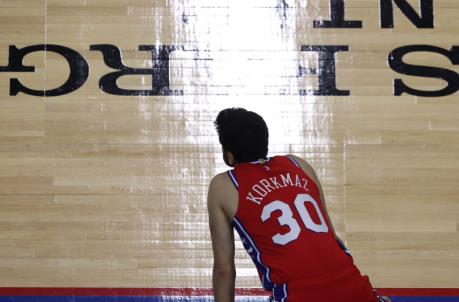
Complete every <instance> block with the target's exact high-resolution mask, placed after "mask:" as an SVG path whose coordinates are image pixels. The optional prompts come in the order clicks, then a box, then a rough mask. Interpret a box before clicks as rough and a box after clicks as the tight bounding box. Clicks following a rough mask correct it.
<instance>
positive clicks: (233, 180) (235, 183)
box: [228, 170, 239, 189]
mask: <svg viewBox="0 0 459 302" xmlns="http://www.w3.org/2000/svg"><path fill="white" fill-rule="evenodd" d="M228 175H229V177H230V179H231V181H232V182H233V185H234V186H235V187H236V189H239V184H238V183H237V179H236V176H235V175H234V172H233V170H229V171H228Z"/></svg>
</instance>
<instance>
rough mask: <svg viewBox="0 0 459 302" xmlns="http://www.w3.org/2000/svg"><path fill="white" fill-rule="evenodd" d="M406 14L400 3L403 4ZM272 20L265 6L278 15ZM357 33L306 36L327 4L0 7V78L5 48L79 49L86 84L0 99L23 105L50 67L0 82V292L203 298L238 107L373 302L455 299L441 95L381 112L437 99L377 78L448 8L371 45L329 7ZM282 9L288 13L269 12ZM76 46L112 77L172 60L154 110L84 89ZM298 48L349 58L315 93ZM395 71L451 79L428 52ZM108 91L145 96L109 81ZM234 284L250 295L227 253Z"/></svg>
mask: <svg viewBox="0 0 459 302" xmlns="http://www.w3.org/2000/svg"><path fill="white" fill-rule="evenodd" d="M408 2H409V3H411V4H412V5H413V6H414V7H416V8H417V7H418V5H417V3H418V1H411V0H410V1H408ZM282 3H284V4H282ZM345 3H346V18H347V19H348V20H361V21H362V22H363V28H362V29H317V28H313V26H312V24H313V21H314V20H328V19H329V1H328V0H327V1H326V0H320V1H286V2H282V1H265V0H263V1H262V0H257V1H250V3H247V2H246V1H226V2H218V3H217V2H215V1H210V0H199V1H175V0H113V1H102V0H93V1H83V0H80V1H73V0H72V1H70V0H65V1H62V0H40V1H26V0H15V1H13V0H3V1H0V66H5V65H7V62H8V46H9V45H16V46H17V47H18V48H21V47H26V46H30V45H35V44H46V43H47V44H57V45H62V46H66V47H69V48H71V49H74V50H76V51H78V52H79V53H80V54H81V55H82V56H83V57H84V58H85V59H86V60H87V62H88V64H89V67H90V72H89V78H88V80H87V81H86V83H85V84H84V85H83V86H82V87H81V88H80V89H78V90H77V91H75V92H72V93H70V94H67V95H64V96H59V97H33V96H28V95H24V94H18V95H17V96H10V95H9V85H10V84H9V79H10V78H18V79H19V80H20V81H21V82H22V83H23V84H24V85H25V86H27V87H30V88H33V89H51V88H54V87H58V86H59V85H62V84H63V83H64V82H65V80H66V78H67V77H68V72H69V66H68V64H67V62H66V61H65V60H64V58H62V57H61V56H60V55H58V54H55V53H52V52H46V53H43V52H39V53H34V54H30V55H28V56H27V57H25V58H24V65H30V66H35V68H36V71H35V72H34V73H15V72H0V209H1V210H0V284H1V285H2V286H46V287H60V286H68V287H209V286H210V285H211V281H210V277H211V268H212V253H211V249H210V237H209V234H208V227H207V209H206V194H207V186H208V183H209V181H210V179H211V177H212V176H213V175H214V174H216V173H218V172H222V171H224V170H225V169H226V167H225V165H224V163H223V160H222V158H221V154H220V146H219V144H218V139H217V136H216V133H215V130H214V128H213V120H214V119H215V117H216V114H217V113H218V112H219V111H220V110H221V109H224V108H227V107H237V106H242V107H245V108H247V109H250V110H254V111H256V112H258V113H260V114H262V115H263V116H264V117H265V119H266V121H267V123H268V126H269V127H270V153H271V155H276V154H285V153H294V154H296V155H299V156H302V157H303V158H305V159H306V160H308V161H309V162H310V163H311V165H312V166H313V167H314V168H315V169H316V171H317V174H318V176H319V178H320V180H321V182H322V184H323V187H324V190H325V195H326V199H327V204H328V209H329V211H330V216H331V218H332V220H333V222H334V224H335V228H336V229H337V231H338V233H339V235H340V236H341V237H343V238H344V239H345V240H346V242H347V245H348V246H349V248H350V250H351V252H352V253H353V255H354V259H355V261H356V263H357V264H358V266H359V267H360V269H361V271H362V272H363V273H366V274H368V275H369V276H370V279H371V281H372V283H373V284H374V286H376V287H388V288H392V287H456V288H457V287H459V279H458V278H457V276H458V275H459V263H458V257H457V255H458V253H459V233H458V232H459V201H458V196H459V189H458V188H459V186H458V179H459V122H458V119H457V117H458V114H459V104H458V102H457V95H451V96H448V97H441V98H421V97H414V96H409V95H406V94H405V95H402V96H400V97H395V96H393V80H394V79H395V78H401V79H403V81H404V82H405V83H406V84H407V85H410V86H414V87H418V88H422V89H432V90H435V89H440V88H442V87H444V85H445V82H444V81H442V80H435V79H427V78H420V77H410V76H403V75H400V74H398V73H396V72H394V71H393V70H391V69H390V68H389V66H388V63H387V59H388V55H389V53H390V52H391V51H392V50H393V49H395V48H397V47H400V46H403V45H410V44H431V45H435V46H438V47H443V48H445V49H450V48H451V46H452V45H455V44H457V43H458V40H457V32H456V29H457V26H458V21H457V19H456V18H455V16H457V15H458V14H459V3H458V2H457V1H456V0H442V1H435V8H434V15H435V28H433V29H417V28H415V27H414V26H413V24H411V22H409V21H408V20H407V19H406V17H404V15H403V14H402V13H401V12H400V11H399V10H398V9H395V14H394V15H395V18H394V23H395V27H394V28H393V29H381V28H380V20H379V18H380V17H379V14H380V12H379V1H370V0H348V1H346V2H345ZM285 4H287V5H285ZM93 44H112V45H115V46H117V47H118V48H119V49H120V51H121V53H122V59H123V63H124V64H125V65H126V66H129V67H136V68H151V66H152V62H151V54H150V53H148V52H142V51H139V50H138V46H139V45H153V44H174V45H179V46H183V47H182V48H181V49H179V50H177V51H176V52H173V53H171V58H170V86H171V89H181V90H183V95H173V96H141V97H139V96H126V97H122V96H113V95H109V94H106V93H104V92H102V91H101V90H100V88H99V85H98V81H99V79H100V78H101V77H102V76H103V75H105V74H107V73H109V72H113V71H114V70H113V69H111V68H109V67H107V66H106V65H105V64H104V62H103V56H102V53H101V52H98V51H90V45H93ZM302 45H349V51H347V52H339V53H337V54H336V56H335V58H336V78H337V87H338V88H339V89H346V90H350V91H351V94H350V96H345V97H338V96H312V95H299V90H301V89H317V85H318V78H317V76H316V75H299V66H301V67H312V68H317V64H318V56H317V54H314V53H311V52H301V51H300V49H301V46H302ZM405 60H406V62H409V63H412V64H418V65H427V66H429V65H431V66H437V67H441V68H446V69H450V70H454V71H456V72H459V67H457V66H454V65H452V64H451V62H450V61H449V60H448V59H447V58H446V57H443V56H441V55H436V54H428V53H416V54H409V55H407V56H406V57H405ZM118 84H119V85H120V86H121V87H123V88H125V89H151V77H149V76H126V77H122V78H120V79H119V81H118ZM236 248H237V250H236V258H237V266H238V279H237V286H244V287H258V286H259V281H258V279H257V274H256V271H255V269H254V266H253V264H252V263H251V262H250V260H249V258H248V257H247V256H246V254H245V251H243V247H242V245H241V244H240V242H237V244H236Z"/></svg>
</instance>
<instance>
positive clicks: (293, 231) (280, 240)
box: [261, 194, 328, 245]
mask: <svg viewBox="0 0 459 302" xmlns="http://www.w3.org/2000/svg"><path fill="white" fill-rule="evenodd" d="M307 202H309V203H310V204H312V205H313V206H314V209H315V210H316V213H317V216H318V217H319V219H320V224H317V223H315V222H314V221H312V218H311V215H309V213H308V210H307V209H306V206H305V204H306V203H307ZM294 204H295V208H296V210H297V211H298V214H299V215H300V217H301V220H302V221H303V224H304V226H305V227H306V228H307V229H309V230H311V231H314V232H316V233H327V232H328V226H327V224H326V223H325V220H324V217H323V216H322V213H321V212H320V208H319V206H318V205H317V201H315V199H314V198H312V196H311V195H309V194H298V195H297V196H296V198H295V202H294ZM278 210H279V211H281V216H279V217H278V218H277V220H278V221H279V224H280V225H281V226H284V225H285V226H288V228H289V229H290V231H289V232H288V233H285V234H279V233H277V234H276V235H274V236H273V237H272V238H273V242H274V243H277V244H280V245H286V244H287V243H289V242H292V241H293V240H295V239H297V238H298V236H299V235H300V231H301V229H300V226H299V224H298V222H297V221H296V219H295V218H294V217H293V213H292V210H291V209H290V207H289V205H288V204H287V203H285V202H283V201H279V200H275V201H273V202H271V203H269V204H267V205H266V206H265V207H264V208H263V212H262V213H261V221H263V222H265V221H266V220H268V219H269V218H270V217H271V214H272V213H273V212H274V211H278Z"/></svg>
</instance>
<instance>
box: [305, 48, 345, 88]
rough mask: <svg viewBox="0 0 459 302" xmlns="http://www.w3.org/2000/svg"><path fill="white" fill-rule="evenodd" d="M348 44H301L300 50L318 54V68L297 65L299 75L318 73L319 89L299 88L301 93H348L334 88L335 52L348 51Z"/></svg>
mask: <svg viewBox="0 0 459 302" xmlns="http://www.w3.org/2000/svg"><path fill="white" fill-rule="evenodd" d="M348 50H349V47H348V46H344V45H341V46H308V45H302V46H301V51H313V52H317V53H318V54H319V63H318V65H319V66H318V69H317V70H316V69H311V68H303V67H301V66H300V67H299V70H300V73H299V75H300V76H301V75H302V74H303V73H306V74H318V75H319V89H318V90H300V94H301V95H311V94H313V95H340V96H345V95H350V91H349V90H338V89H337V88H336V67H335V53H337V52H338V51H348Z"/></svg>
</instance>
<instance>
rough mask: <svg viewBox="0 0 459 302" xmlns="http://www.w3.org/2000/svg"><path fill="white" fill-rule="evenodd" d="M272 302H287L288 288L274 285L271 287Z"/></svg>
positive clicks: (282, 285)
mask: <svg viewBox="0 0 459 302" xmlns="http://www.w3.org/2000/svg"><path fill="white" fill-rule="evenodd" d="M272 292H273V294H272V295H273V302H287V297H288V287H287V283H285V284H279V285H278V284H275V285H274V287H273V291H272Z"/></svg>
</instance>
